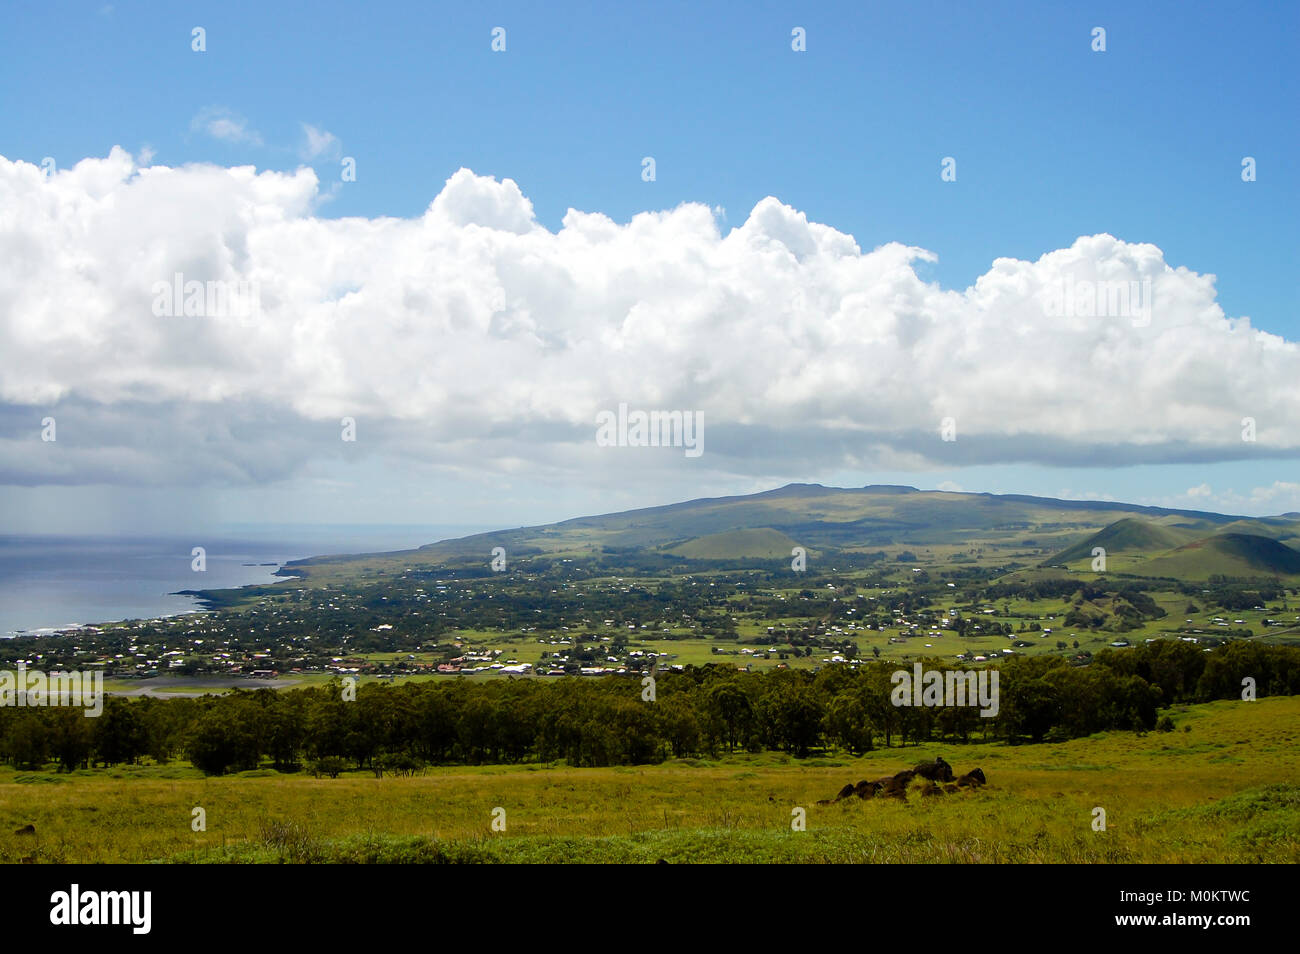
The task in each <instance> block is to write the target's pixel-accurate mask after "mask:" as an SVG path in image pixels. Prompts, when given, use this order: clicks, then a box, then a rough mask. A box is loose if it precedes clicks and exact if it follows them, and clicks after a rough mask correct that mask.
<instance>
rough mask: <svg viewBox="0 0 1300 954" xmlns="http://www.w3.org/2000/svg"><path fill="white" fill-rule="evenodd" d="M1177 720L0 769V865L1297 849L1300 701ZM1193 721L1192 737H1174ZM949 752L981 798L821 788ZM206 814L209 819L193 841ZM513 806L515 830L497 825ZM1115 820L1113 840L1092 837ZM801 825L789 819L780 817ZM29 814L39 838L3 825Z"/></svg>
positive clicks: (1217, 855)
mask: <svg viewBox="0 0 1300 954" xmlns="http://www.w3.org/2000/svg"><path fill="white" fill-rule="evenodd" d="M1171 714H1172V716H1173V719H1174V722H1175V723H1176V725H1177V730H1176V731H1175V732H1173V733H1155V732H1153V733H1150V734H1147V735H1145V736H1137V735H1134V734H1132V733H1121V732H1112V733H1102V734H1099V735H1096V736H1092V737H1090V738H1086V739H1075V740H1072V741H1069V742H1063V743H1059V744H1044V745H1036V746H1034V745H1023V746H1008V745H1004V744H992V743H990V744H972V745H968V746H955V745H938V744H933V745H922V746H918V747H908V748H906V749H899V748H894V749H885V750H878V751H875V752H871V753H868V754H867V755H866V756H864V757H862V758H850V757H848V756H846V755H843V754H834V753H831V754H829V755H827V756H824V757H821V758H816V759H808V760H804V761H802V762H801V761H799V760H795V759H791V758H789V757H788V756H784V755H781V754H779V753H763V754H759V755H736V756H732V757H725V758H720V759H717V760H708V759H692V760H679V761H673V762H669V763H666V764H663V765H654V766H631V767H618V768H604V769H575V768H568V767H564V766H543V765H513V766H481V767H448V768H439V769H435V770H430V771H428V772H427V773H426V774H424V775H421V776H417V777H414V778H393V777H385V778H382V779H380V778H375V777H373V775H371V774H369V773H361V772H348V773H345V774H344V775H343V776H341V777H340V778H337V779H314V778H311V777H310V776H307V775H304V774H296V775H281V774H278V773H275V772H271V771H269V770H267V769H262V770H259V771H256V772H246V773H243V774H241V775H234V776H229V777H223V778H204V777H203V776H201V775H200V774H199V773H198V772H196V771H195V770H194V769H193V768H191V767H190V766H189V765H188V764H187V763H174V764H170V765H165V766H153V765H150V766H119V767H117V768H116V769H114V770H112V771H111V772H105V771H103V770H99V771H89V772H74V773H71V774H67V775H64V774H58V773H54V772H16V771H13V770H11V769H4V770H0V826H2V827H0V862H16V861H19V860H21V859H24V858H28V859H31V860H33V861H37V862H41V861H48V862H91V863H98V862H149V861H173V862H177V861H179V862H190V861H192V862H205V861H207V862H215V861H267V862H273V861H281V860H284V861H339V862H381V861H504V862H509V861H602V862H603V861H635V862H643V861H644V862H650V861H657V860H659V859H660V858H663V859H665V860H667V861H670V862H689V861H718V862H795V861H879V862H884V861H888V862H971V861H984V862H1003V861H1011V862H1061V863H1094V862H1235V863H1259V862H1278V863H1296V862H1298V861H1300V784H1297V783H1298V782H1300V779H1298V778H1297V770H1296V765H1297V755H1300V698H1267V699H1262V700H1260V701H1259V702H1255V703H1245V702H1216V703H1211V704H1208V705H1202V706H1186V707H1179V708H1176V709H1174V710H1172V712H1171ZM1184 727H1188V729H1189V731H1183V729H1184ZM938 754H942V755H943V756H944V757H945V758H946V759H948V761H950V762H951V763H953V765H954V767H955V768H956V769H957V770H958V771H959V772H960V771H964V770H965V769H967V768H969V767H972V766H975V765H979V766H980V767H982V768H983V770H984V771H985V773H986V774H987V776H988V779H989V785H988V787H987V788H985V789H982V790H980V791H977V792H963V793H961V794H954V795H945V796H943V797H941V798H922V797H920V796H919V795H917V794H915V793H913V795H912V796H911V797H910V798H909V799H908V800H907V801H906V802H895V801H889V800H870V801H861V800H858V799H847V800H845V801H843V802H839V803H835V804H831V805H818V804H817V802H818V801H819V800H822V799H827V798H833V797H834V795H835V793H836V792H837V791H838V790H839V788H840V787H841V786H842V785H844V784H845V783H846V782H856V781H857V780H859V779H862V778H877V777H880V776H883V775H886V774H892V773H894V772H896V771H899V770H900V769H902V768H905V767H910V766H911V765H913V764H915V763H916V762H918V761H921V760H923V759H930V758H933V757H934V756H935V755H938ZM195 806H202V807H203V808H204V809H205V811H206V813H207V830H206V831H204V832H193V831H192V830H191V828H190V823H191V817H192V816H191V811H192V809H193V808H194V807H195ZM497 807H501V808H504V809H505V812H506V831H505V832H494V831H492V828H491V822H492V811H493V809H494V808H497ZM1097 807H1101V808H1104V809H1105V811H1106V819H1107V829H1106V831H1105V832H1097V831H1093V830H1092V818H1093V810H1094V809H1095V808H1097ZM795 808H803V809H804V810H805V811H806V820H807V830H806V831H802V832H797V831H792V830H791V817H792V816H791V811H792V810H793V809H795ZM27 824H32V825H34V826H35V827H36V832H37V834H36V836H35V837H32V836H20V835H15V834H12V832H14V831H15V829H18V828H21V827H22V826H24V825H27Z"/></svg>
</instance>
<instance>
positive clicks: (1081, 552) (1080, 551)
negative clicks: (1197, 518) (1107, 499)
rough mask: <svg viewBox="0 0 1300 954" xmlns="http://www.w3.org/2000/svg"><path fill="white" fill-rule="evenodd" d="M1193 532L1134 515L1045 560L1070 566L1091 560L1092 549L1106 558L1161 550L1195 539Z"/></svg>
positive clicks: (1147, 554) (1161, 551)
mask: <svg viewBox="0 0 1300 954" xmlns="http://www.w3.org/2000/svg"><path fill="white" fill-rule="evenodd" d="M1195 538H1196V535H1195V534H1194V533H1193V532H1192V531H1190V530H1187V529H1183V528H1179V527H1170V526H1163V525H1161V524H1156V523H1151V522H1150V521H1147V520H1139V519H1137V518H1135V517H1125V518H1123V519H1122V520H1116V521H1115V522H1114V523H1112V524H1111V525H1110V526H1108V527H1105V528H1103V529H1101V530H1099V531H1098V532H1097V533H1094V534H1093V535H1092V536H1090V537H1088V538H1087V539H1086V540H1081V541H1080V542H1079V543H1076V544H1075V545H1074V546H1072V547H1070V548H1069V549H1067V550H1063V551H1062V552H1060V553H1058V554H1057V555H1056V556H1054V557H1052V558H1051V559H1049V560H1047V561H1046V562H1047V563H1049V564H1064V565H1066V566H1070V565H1072V564H1075V563H1078V562H1080V561H1088V563H1089V564H1091V562H1092V551H1093V548H1095V547H1102V548H1104V549H1105V551H1106V558H1107V560H1108V561H1110V560H1113V559H1116V558H1124V557H1128V558H1132V557H1136V556H1151V555H1154V554H1160V553H1164V552H1165V551H1166V550H1172V549H1174V548H1175V547H1180V546H1182V545H1184V544H1186V543H1190V542H1192V541H1193V540H1195Z"/></svg>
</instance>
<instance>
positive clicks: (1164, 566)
mask: <svg viewBox="0 0 1300 954" xmlns="http://www.w3.org/2000/svg"><path fill="white" fill-rule="evenodd" d="M1143 573H1147V574H1150V575H1151V576H1171V577H1175V578H1177V579H1180V580H1205V579H1209V578H1210V577H1211V576H1216V575H1217V576H1228V577H1248V578H1259V577H1290V576H1300V551H1296V550H1293V549H1291V548H1290V547H1288V546H1286V545H1284V544H1282V543H1279V542H1278V541H1277V540H1274V539H1272V538H1271V537H1261V536H1258V535H1256V534H1249V533H1221V534H1216V535H1215V536H1211V537H1206V538H1204V539H1202V540H1196V541H1194V542H1192V543H1188V544H1185V545H1183V546H1181V547H1178V548H1177V549H1176V550H1174V551H1172V552H1170V553H1168V554H1167V555H1165V556H1161V557H1158V558H1157V559H1154V560H1151V561H1149V562H1148V563H1146V564H1145V565H1144V566H1143Z"/></svg>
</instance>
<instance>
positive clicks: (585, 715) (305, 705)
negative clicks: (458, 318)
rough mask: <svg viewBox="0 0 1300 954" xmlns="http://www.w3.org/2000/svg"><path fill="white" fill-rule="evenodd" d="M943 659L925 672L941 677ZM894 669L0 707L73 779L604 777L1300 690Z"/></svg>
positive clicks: (1153, 646) (1131, 653) (1242, 668)
mask: <svg viewBox="0 0 1300 954" xmlns="http://www.w3.org/2000/svg"><path fill="white" fill-rule="evenodd" d="M946 668H948V667H946V666H944V665H941V664H940V663H939V662H938V661H937V660H936V661H934V663H933V664H929V663H927V664H926V669H927V670H928V669H946ZM897 670H898V667H897V666H896V665H895V664H891V663H871V664H866V665H861V666H857V667H851V666H829V667H826V668H824V669H822V670H821V671H819V672H817V673H811V672H807V671H799V670H782V671H775V672H768V673H747V672H743V671H740V670H737V669H735V668H733V667H729V666H717V665H711V666H704V667H698V668H697V667H692V668H689V669H687V670H686V671H684V672H680V673H660V674H658V675H657V681H656V683H655V684H654V687H653V688H654V693H653V699H652V700H651V699H649V698H647V697H648V696H649V695H650V693H649V687H648V686H646V685H645V684H644V683H643V681H642V677H639V676H636V677H633V676H626V677H619V676H610V677H604V678H599V679H589V678H577V677H574V678H568V677H566V678H556V679H554V680H542V679H496V680H485V681H475V680H473V679H465V678H449V679H447V680H446V681H436V682H417V683H406V684H402V685H392V684H386V683H367V684H365V685H362V686H360V687H359V688H355V690H354V691H351V692H349V691H348V687H347V686H345V685H343V684H341V683H337V682H336V683H334V684H331V685H328V686H322V687H316V688H309V689H298V690H287V691H278V692H276V691H271V690H259V691H254V692H248V691H236V692H231V693H229V694H227V695H224V696H209V697H203V698H177V699H166V700H162V699H151V698H144V699H124V698H120V697H114V698H110V699H108V700H106V702H105V706H104V710H103V713H102V714H101V715H100V716H99V717H98V718H87V717H86V716H85V715H84V714H83V711H82V710H81V709H78V708H13V707H7V708H3V709H0V758H3V759H4V760H5V761H7V762H8V763H10V764H12V765H13V766H15V767H18V768H22V769H38V768H41V767H43V766H45V765H48V764H49V763H51V762H53V763H57V765H58V767H59V768H60V769H62V770H72V769H77V768H88V767H94V766H111V765H114V764H119V763H134V762H139V761H141V760H143V759H146V758H147V759H152V760H154V761H157V762H166V761H168V760H171V759H176V758H188V759H189V760H190V761H191V762H192V763H193V764H194V765H195V766H197V767H198V768H199V769H201V770H202V771H204V772H206V773H209V774H222V773H225V772H229V771H239V770H246V769H251V768H256V767H258V766H260V765H262V764H264V763H265V762H268V761H269V762H270V764H272V765H273V766H274V767H275V768H276V769H279V770H281V771H296V770H298V769H300V768H302V767H303V766H304V765H306V766H307V767H315V768H316V769H317V770H318V771H319V770H321V767H322V766H323V767H324V771H326V772H329V774H335V772H334V771H333V770H331V767H335V768H337V767H338V766H341V765H349V766H355V767H356V768H359V769H363V768H369V769H373V770H375V771H377V772H382V771H384V770H385V768H387V769H389V770H394V771H409V770H412V769H413V768H415V767H418V766H422V765H426V764H437V765H444V764H453V763H472V764H481V763H494V762H521V761H537V762H543V763H554V762H558V761H561V760H563V761H564V762H566V763H567V764H570V765H584V766H598V765H624V764H639V763H648V762H655V761H659V760H662V759H665V758H669V757H679V758H682V757H691V756H703V755H708V756H714V755H717V754H720V753H722V752H731V751H737V750H747V751H762V750H778V751H783V752H787V753H790V754H791V755H793V756H796V757H804V756H807V755H809V754H811V753H813V752H815V751H824V750H829V749H842V750H845V751H848V752H850V753H853V754H858V753H861V752H864V751H867V750H869V749H872V748H873V747H875V746H878V745H882V744H883V745H886V746H890V745H894V744H903V745H906V744H909V743H918V742H922V741H933V740H945V741H952V742H961V741H966V740H969V739H971V738H972V737H974V736H979V737H980V738H983V739H1005V740H1009V741H1031V742H1037V741H1043V740H1055V739H1065V738H1073V737H1077V736H1082V735H1088V734H1091V733H1093V732H1098V731H1102V730H1108V729H1128V730H1137V731H1143V730H1147V729H1151V728H1153V727H1155V725H1156V721H1157V709H1158V708H1159V707H1161V706H1163V705H1168V704H1172V703H1179V702H1200V701H1207V700H1211V699H1241V698H1242V697H1243V684H1246V685H1249V686H1252V687H1253V691H1254V693H1256V694H1257V695H1258V696H1266V695H1294V694H1297V693H1300V649H1295V648H1289V647H1279V646H1263V645H1258V644H1255V643H1247V642H1240V641H1236V642H1232V643H1229V644H1227V645H1224V646H1222V647H1219V648H1218V649H1215V650H1214V651H1213V652H1209V653H1206V652H1204V651H1202V650H1201V649H1199V648H1197V647H1196V646H1194V645H1190V644H1188V643H1183V642H1178V641H1173V640H1162V641H1157V642H1152V643H1147V644H1144V645H1142V646H1139V647H1135V648H1132V649H1127V650H1121V651H1111V650H1106V651H1103V652H1101V653H1099V654H1098V655H1097V656H1096V658H1095V660H1094V662H1093V664H1092V665H1089V666H1086V667H1074V666H1070V665H1068V664H1067V663H1066V662H1065V661H1064V660H1062V659H1059V658H1055V657H1047V656H1038V657H1025V658H1021V659H1014V660H1009V661H1006V662H1004V663H1003V664H1002V666H1001V668H1000V669H999V670H998V672H999V685H998V691H999V700H998V712H997V715H996V717H992V718H989V717H984V716H982V715H981V714H980V710H979V709H977V708H975V707H973V706H969V705H967V706H938V707H928V706H921V707H914V706H898V705H895V704H894V702H893V700H892V699H891V695H892V693H893V690H894V688H895V682H894V680H893V678H892V677H893V674H894V673H895V672H896V671H897Z"/></svg>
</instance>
